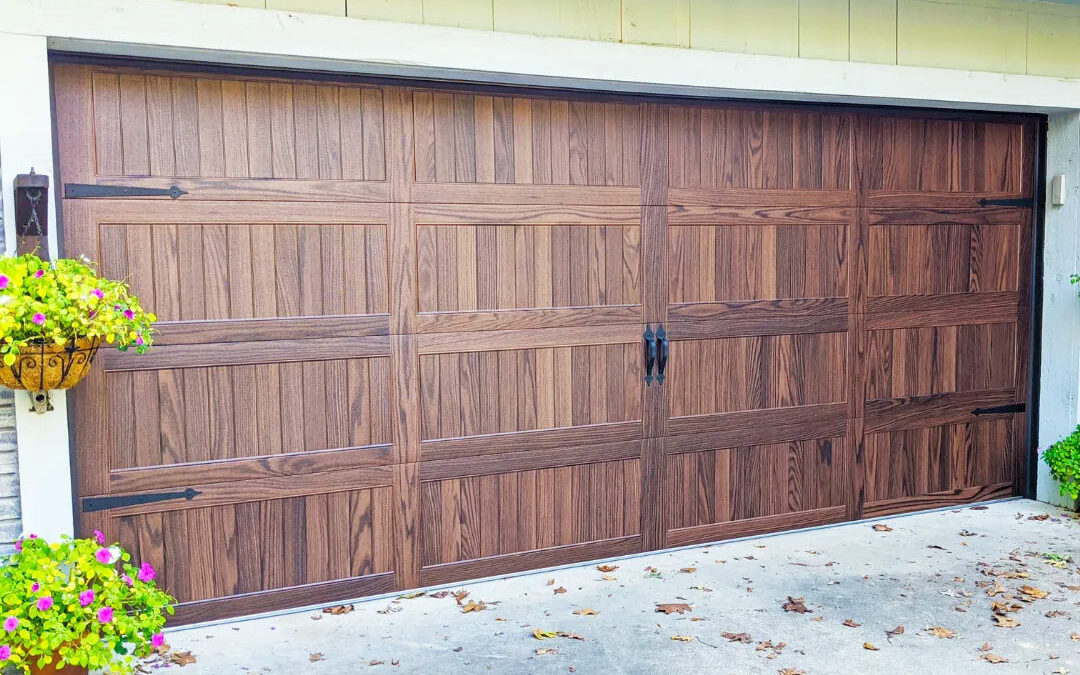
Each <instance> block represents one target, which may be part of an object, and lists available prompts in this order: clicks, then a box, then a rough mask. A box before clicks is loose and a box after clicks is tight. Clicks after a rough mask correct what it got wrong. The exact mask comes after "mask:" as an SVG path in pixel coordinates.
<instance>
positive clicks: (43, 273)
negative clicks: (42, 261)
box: [34, 270, 45, 279]
mask: <svg viewBox="0 0 1080 675" xmlns="http://www.w3.org/2000/svg"><path fill="white" fill-rule="evenodd" d="M34 276H35V277H37V278H38V279H40V278H41V277H43V276H45V270H38V271H37V272H34Z"/></svg>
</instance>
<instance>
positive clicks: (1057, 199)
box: [1050, 173, 1065, 206]
mask: <svg viewBox="0 0 1080 675" xmlns="http://www.w3.org/2000/svg"><path fill="white" fill-rule="evenodd" d="M1050 204H1051V205H1052V206H1065V174H1060V173H1059V174H1058V175H1056V176H1054V177H1053V178H1051V179H1050Z"/></svg>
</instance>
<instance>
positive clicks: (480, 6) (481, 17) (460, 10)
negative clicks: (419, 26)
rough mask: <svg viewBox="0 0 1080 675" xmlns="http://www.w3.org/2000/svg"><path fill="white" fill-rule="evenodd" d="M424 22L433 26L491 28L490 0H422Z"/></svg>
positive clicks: (492, 15) (492, 20) (492, 23)
mask: <svg viewBox="0 0 1080 675" xmlns="http://www.w3.org/2000/svg"><path fill="white" fill-rule="evenodd" d="M423 3H424V23H426V24H431V25H434V26H453V27H455V28H474V29H477V30H493V28H494V25H495V23H494V21H495V20H494V13H493V11H492V3H491V0H423Z"/></svg>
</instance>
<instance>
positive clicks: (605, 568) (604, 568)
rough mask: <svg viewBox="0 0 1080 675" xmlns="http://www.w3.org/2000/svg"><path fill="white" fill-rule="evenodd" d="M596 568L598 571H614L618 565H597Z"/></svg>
mask: <svg viewBox="0 0 1080 675" xmlns="http://www.w3.org/2000/svg"><path fill="white" fill-rule="evenodd" d="M596 569H597V570H599V571H600V572H614V571H615V570H617V569H619V566H618V565H597V566H596Z"/></svg>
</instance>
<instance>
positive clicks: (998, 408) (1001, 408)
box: [971, 403, 1027, 415]
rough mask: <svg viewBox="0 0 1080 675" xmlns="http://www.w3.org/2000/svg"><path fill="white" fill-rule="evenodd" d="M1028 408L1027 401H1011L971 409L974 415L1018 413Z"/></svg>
mask: <svg viewBox="0 0 1080 675" xmlns="http://www.w3.org/2000/svg"><path fill="white" fill-rule="evenodd" d="M1025 410H1027V404H1025V403H1009V404H1008V405H993V406H990V407H987V408H975V409H974V410H972V411H971V414H972V415H1004V414H1007V413H1018V412H1024V411H1025Z"/></svg>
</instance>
